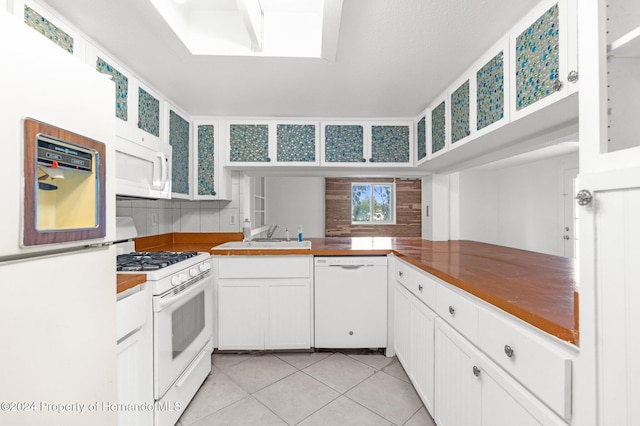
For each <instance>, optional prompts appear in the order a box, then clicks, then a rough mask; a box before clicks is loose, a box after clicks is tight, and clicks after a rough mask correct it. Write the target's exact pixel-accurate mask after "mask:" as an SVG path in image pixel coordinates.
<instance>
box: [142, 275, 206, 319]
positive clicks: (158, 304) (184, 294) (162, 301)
mask: <svg viewBox="0 0 640 426" xmlns="http://www.w3.org/2000/svg"><path fill="white" fill-rule="evenodd" d="M209 279H211V276H209V277H205V278H203V279H201V280H200V281H199V282H197V283H196V284H193V285H192V286H190V287H187V288H186V289H185V290H183V291H181V292H180V293H178V294H176V295H175V296H170V297H158V298H155V300H154V301H153V311H154V312H160V311H161V310H163V309H164V308H166V307H167V306H169V305H171V304H174V303H176V302H177V301H179V300H181V299H185V298H188V297H189V296H191V295H192V294H193V293H196V292H198V291H199V290H200V289H202V287H204V286H205V285H206V284H207V281H208V280H209Z"/></svg>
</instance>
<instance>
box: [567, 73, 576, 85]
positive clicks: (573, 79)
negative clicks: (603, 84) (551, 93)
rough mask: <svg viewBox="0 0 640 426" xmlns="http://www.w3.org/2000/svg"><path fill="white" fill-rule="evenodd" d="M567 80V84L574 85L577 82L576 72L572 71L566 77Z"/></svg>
mask: <svg viewBox="0 0 640 426" xmlns="http://www.w3.org/2000/svg"><path fill="white" fill-rule="evenodd" d="M567 80H568V81H569V83H575V82H576V81H578V71H576V70H573V71H571V72H570V73H569V74H568V75H567Z"/></svg>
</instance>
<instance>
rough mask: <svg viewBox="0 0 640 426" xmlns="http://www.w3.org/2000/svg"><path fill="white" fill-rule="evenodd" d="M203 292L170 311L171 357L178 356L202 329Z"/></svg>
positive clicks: (203, 317)
mask: <svg viewBox="0 0 640 426" xmlns="http://www.w3.org/2000/svg"><path fill="white" fill-rule="evenodd" d="M204 320H205V309H204V292H201V293H199V294H198V295H197V296H195V297H194V298H193V299H191V300H189V301H188V302H187V303H185V304H184V305H182V306H181V307H180V308H178V309H176V310H175V311H173V312H172V313H171V331H172V336H171V339H172V344H171V347H172V353H173V359H175V358H176V357H178V356H180V354H181V353H183V352H184V351H185V350H186V349H189V347H190V346H191V344H192V343H193V342H194V341H195V340H196V339H197V338H198V336H199V335H200V333H202V330H204V326H205V324H204Z"/></svg>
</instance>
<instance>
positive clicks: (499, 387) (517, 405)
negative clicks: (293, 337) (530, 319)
mask: <svg viewBox="0 0 640 426" xmlns="http://www.w3.org/2000/svg"><path fill="white" fill-rule="evenodd" d="M395 270H396V272H397V274H396V279H397V280H396V281H394V283H393V286H394V291H393V294H394V303H393V323H394V349H395V352H396V355H397V357H398V359H399V360H400V362H401V363H402V366H403V367H404V369H405V371H406V372H407V375H408V376H409V378H410V379H411V382H412V383H413V385H414V387H415V389H416V391H417V392H418V394H419V395H420V397H421V399H422V401H423V403H424V404H425V407H426V408H427V410H428V411H429V412H430V413H431V415H432V416H433V418H434V419H435V421H436V424H438V425H439V426H468V425H484V426H502V425H504V426H507V425H509V426H511V425H518V426H527V425H564V426H566V425H567V424H569V422H570V420H571V403H570V402H571V383H572V376H571V364H572V355H571V353H570V351H568V350H566V348H563V347H561V346H563V345H561V344H559V343H558V342H552V340H553V339H552V338H550V337H549V336H543V333H535V332H534V330H533V329H532V327H527V326H526V325H524V324H520V323H519V320H516V319H515V318H513V317H510V316H509V315H507V314H505V313H502V312H499V311H498V310H496V309H495V308H494V307H492V306H490V305H488V304H485V303H484V302H482V301H480V300H479V299H476V298H474V297H473V296H470V295H465V294H464V293H463V292H462V291H454V289H453V288H452V287H451V285H449V284H447V283H445V282H443V281H442V280H439V279H437V278H435V277H434V276H432V275H430V274H428V273H426V272H420V271H417V270H415V271H414V270H413V269H412V267H411V266H410V265H408V264H406V263H404V262H403V261H401V260H399V259H396V263H395ZM400 272H402V273H400ZM429 283H432V284H433V286H434V291H430V290H429V286H428V285H427V284H429ZM421 287H422V290H423V291H420V288H421ZM416 288H417V289H418V291H416ZM427 290H429V291H427ZM456 290H457V289H456ZM429 295H431V296H429ZM512 350H513V352H512ZM505 351H506V352H507V353H505ZM508 354H512V355H511V356H509V355H508ZM544 383H546V384H547V386H544ZM554 411H555V413H554ZM561 416H562V417H564V419H563V418H562V417H561Z"/></svg>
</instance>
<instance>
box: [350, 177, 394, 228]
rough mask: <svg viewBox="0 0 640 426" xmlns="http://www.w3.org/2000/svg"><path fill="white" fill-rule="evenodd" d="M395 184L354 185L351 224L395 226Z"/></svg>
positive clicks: (352, 188)
mask: <svg viewBox="0 0 640 426" xmlns="http://www.w3.org/2000/svg"><path fill="white" fill-rule="evenodd" d="M394 198H395V184H393V183H367V182H364V183H360V182H359V183H352V184H351V223H352V224H354V225H361V224H368V225H371V224H386V225H388V224H394V223H395V210H396V206H395V200H394Z"/></svg>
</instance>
